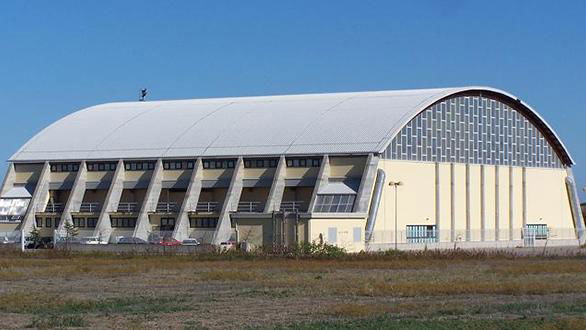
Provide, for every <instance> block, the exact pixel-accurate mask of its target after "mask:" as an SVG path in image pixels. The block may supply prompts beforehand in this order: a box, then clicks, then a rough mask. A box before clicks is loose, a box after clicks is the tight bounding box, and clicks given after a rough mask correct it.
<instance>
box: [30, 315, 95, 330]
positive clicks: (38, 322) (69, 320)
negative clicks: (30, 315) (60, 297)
mask: <svg viewBox="0 0 586 330" xmlns="http://www.w3.org/2000/svg"><path fill="white" fill-rule="evenodd" d="M85 326H86V322H85V320H84V319H83V318H82V317H81V316H80V315H56V314H51V315H42V316H38V317H36V318H34V319H33V320H32V323H31V324H30V325H29V326H28V327H29V328H37V329H55V328H59V329H60V328H80V327H85Z"/></svg>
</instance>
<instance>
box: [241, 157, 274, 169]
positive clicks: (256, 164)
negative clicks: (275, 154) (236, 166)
mask: <svg viewBox="0 0 586 330" xmlns="http://www.w3.org/2000/svg"><path fill="white" fill-rule="evenodd" d="M244 167H245V168H272V167H277V160H276V159H245V160H244Z"/></svg>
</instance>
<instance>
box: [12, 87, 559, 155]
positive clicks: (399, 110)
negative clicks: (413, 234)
mask: <svg viewBox="0 0 586 330" xmlns="http://www.w3.org/2000/svg"><path fill="white" fill-rule="evenodd" d="M469 90H486V91H492V92H496V93H501V94H503V95H506V96H507V97H513V96H511V95H509V94H506V93H505V92H502V91H499V90H496V89H492V88H487V87H463V88H444V89H420V90H400V91H382V92H360V93H333V94H307V95H285V96H261V97H240V98H219V99H201V100H181V101H157V102H128V103H112V104H104V105H99V106H94V107H91V108H87V109H84V110H81V111H78V112H75V113H73V114H71V115H69V116H66V117H65V118H63V119H61V120H59V121H57V122H55V123H54V124H52V125H50V126H49V127H47V128H45V129H44V130H42V131H41V132H40V133H38V134H37V135H36V136H35V137H33V138H32V139H30V140H29V141H28V142H27V143H26V144H25V145H24V146H23V147H22V148H21V149H20V150H19V151H18V152H16V153H15V154H14V155H13V156H12V158H11V160H12V161H42V160H73V159H76V160H79V159H117V158H158V157H196V156H235V155H281V154H326V153H369V152H381V151H382V150H384V148H385V146H386V145H387V144H388V143H389V142H390V140H391V139H392V137H393V136H394V135H395V134H396V133H397V132H398V131H399V130H400V129H401V127H403V125H405V124H406V123H407V122H408V121H409V120H410V119H411V118H412V117H414V116H415V115H417V113H419V112H420V111H422V110H424V109H425V108H426V107H427V106H429V105H431V104H433V103H434V102H436V101H438V100H439V99H441V98H443V97H446V96H449V95H451V94H454V93H459V92H465V91H469ZM529 109H530V108H529ZM530 110H531V109H530ZM531 111H533V110H531ZM545 125H546V127H548V128H549V126H547V124H545ZM549 129H550V128H549ZM552 133H553V130H552ZM553 134H555V133H553ZM558 140H559V139H558ZM560 144H561V141H560Z"/></svg>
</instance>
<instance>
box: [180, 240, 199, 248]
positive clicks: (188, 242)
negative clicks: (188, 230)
mask: <svg viewBox="0 0 586 330" xmlns="http://www.w3.org/2000/svg"><path fill="white" fill-rule="evenodd" d="M181 244H183V245H189V246H194V245H200V244H201V243H200V242H199V241H198V240H197V239H195V238H188V239H184V240H183V242H181Z"/></svg>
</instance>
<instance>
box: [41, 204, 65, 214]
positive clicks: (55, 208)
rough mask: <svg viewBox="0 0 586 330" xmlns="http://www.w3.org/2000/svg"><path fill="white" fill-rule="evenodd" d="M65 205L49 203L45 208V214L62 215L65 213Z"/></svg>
mask: <svg viewBox="0 0 586 330" xmlns="http://www.w3.org/2000/svg"><path fill="white" fill-rule="evenodd" d="M64 208H65V205H64V204H63V203H51V202H49V203H47V206H45V212H47V213H60V212H63V209H64Z"/></svg>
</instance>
